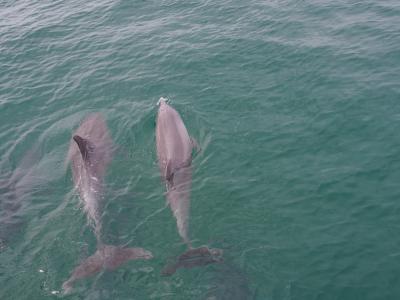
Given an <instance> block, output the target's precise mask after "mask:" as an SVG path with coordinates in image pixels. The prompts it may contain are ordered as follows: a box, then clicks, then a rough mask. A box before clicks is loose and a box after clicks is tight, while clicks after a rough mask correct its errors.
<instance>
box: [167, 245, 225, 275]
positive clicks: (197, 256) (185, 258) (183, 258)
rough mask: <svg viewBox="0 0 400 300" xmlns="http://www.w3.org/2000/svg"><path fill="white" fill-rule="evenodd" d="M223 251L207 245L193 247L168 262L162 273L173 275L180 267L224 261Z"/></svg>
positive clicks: (188, 267) (192, 266) (187, 267)
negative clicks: (174, 260)
mask: <svg viewBox="0 0 400 300" xmlns="http://www.w3.org/2000/svg"><path fill="white" fill-rule="evenodd" d="M222 254H223V251H222V250H221V249H217V248H214V249H210V248H208V247H206V246H202V247H199V248H191V249H189V250H187V251H186V252H184V253H183V254H181V255H180V256H179V257H178V258H177V260H176V262H174V263H170V264H168V265H167V266H166V267H165V268H164V269H163V270H162V271H161V275H166V276H169V275H172V274H174V273H175V272H176V270H178V269H179V268H186V269H190V268H194V267H199V266H206V265H209V264H212V263H220V262H223V260H224V259H223V257H222Z"/></svg>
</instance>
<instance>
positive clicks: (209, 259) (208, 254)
mask: <svg viewBox="0 0 400 300" xmlns="http://www.w3.org/2000/svg"><path fill="white" fill-rule="evenodd" d="M158 104H159V109H158V115H157V125H156V144H157V156H158V164H159V167H160V172H161V177H162V178H163V180H164V181H165V183H166V189H167V200H168V203H169V205H170V207H171V210H172V212H173V214H174V216H175V218H176V223H177V227H178V232H179V235H180V236H181V238H182V240H183V242H184V243H185V244H186V245H187V246H188V251H187V252H185V253H184V254H182V255H181V256H179V258H178V260H177V262H176V263H174V264H173V265H170V266H167V267H166V268H165V269H164V271H163V273H164V274H165V275H171V274H173V273H174V272H175V271H176V270H177V269H178V268H180V267H185V268H190V267H194V266H199V265H205V264H209V263H213V262H219V261H221V255H222V251H221V250H219V249H209V248H208V247H200V248H195V249H194V248H192V245H191V242H190V240H189V233H188V231H189V208H190V189H191V185H192V166H191V163H192V151H193V148H194V147H195V146H197V143H196V142H195V140H194V139H193V138H191V137H190V136H189V133H188V132H187V129H186V127H185V124H184V123H183V121H182V119H181V117H180V115H179V114H178V112H177V111H176V110H175V109H173V108H172V107H171V106H169V105H168V104H167V103H166V101H165V99H164V98H160V100H159V103H158Z"/></svg>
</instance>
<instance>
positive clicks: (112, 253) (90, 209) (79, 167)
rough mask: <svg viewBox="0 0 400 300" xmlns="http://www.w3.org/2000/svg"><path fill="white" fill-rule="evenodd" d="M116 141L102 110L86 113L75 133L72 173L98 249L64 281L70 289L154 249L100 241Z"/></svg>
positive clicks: (70, 153) (148, 255) (66, 289)
mask: <svg viewBox="0 0 400 300" xmlns="http://www.w3.org/2000/svg"><path fill="white" fill-rule="evenodd" d="M112 152H113V142H112V139H111V137H110V134H109V132H108V129H107V125H106V123H105V121H104V119H103V117H102V115H101V114H99V113H95V114H91V115H89V116H87V118H86V119H85V120H84V121H83V122H82V124H81V125H80V127H79V128H78V129H77V130H76V132H75V133H74V135H73V137H72V139H71V142H70V146H69V151H68V156H67V161H68V162H70V163H71V169H72V177H73V181H74V184H75V188H76V189H77V191H78V193H79V199H80V201H81V203H82V206H83V210H84V211H85V213H86V215H87V218H88V222H89V224H90V225H91V226H92V227H93V230H94V234H95V236H96V239H97V251H96V252H95V254H93V255H92V256H90V257H88V258H87V259H86V260H84V261H83V262H82V263H81V264H80V265H79V266H77V267H76V268H75V269H74V271H73V272H72V274H71V277H70V278H69V279H68V280H67V281H65V282H64V284H63V289H64V292H65V293H68V292H69V291H70V290H71V288H72V285H73V283H74V282H75V281H76V280H78V279H81V278H85V277H88V276H91V275H93V274H95V273H97V272H100V271H102V270H104V269H106V270H114V269H115V268H117V267H118V266H120V265H122V264H123V263H124V262H126V261H128V260H133V259H150V258H152V257H153V256H152V254H151V252H149V251H147V250H144V249H143V248H123V247H117V246H110V245H104V244H103V243H102V241H101V200H102V199H103V198H104V177H105V174H106V168H107V166H108V165H109V163H110V162H111V159H112Z"/></svg>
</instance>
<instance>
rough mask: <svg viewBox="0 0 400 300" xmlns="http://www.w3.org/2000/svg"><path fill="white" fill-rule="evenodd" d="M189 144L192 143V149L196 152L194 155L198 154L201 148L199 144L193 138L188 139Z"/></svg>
mask: <svg viewBox="0 0 400 300" xmlns="http://www.w3.org/2000/svg"><path fill="white" fill-rule="evenodd" d="M190 142H191V143H192V148H193V149H195V150H196V154H198V153H199V152H200V151H201V147H200V145H199V143H198V142H197V141H196V139H195V138H194V137H192V136H191V137H190Z"/></svg>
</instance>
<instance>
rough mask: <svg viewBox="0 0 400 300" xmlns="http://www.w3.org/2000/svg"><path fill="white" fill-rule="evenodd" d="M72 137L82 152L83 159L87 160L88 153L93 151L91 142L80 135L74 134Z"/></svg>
mask: <svg viewBox="0 0 400 300" xmlns="http://www.w3.org/2000/svg"><path fill="white" fill-rule="evenodd" d="M73 139H74V141H75V142H76V144H77V145H78V147H79V151H80V152H81V154H82V158H83V160H84V161H89V160H90V153H92V152H93V148H94V146H93V144H92V143H91V142H90V141H89V140H87V139H84V138H83V137H81V136H79V135H74V136H73Z"/></svg>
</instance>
